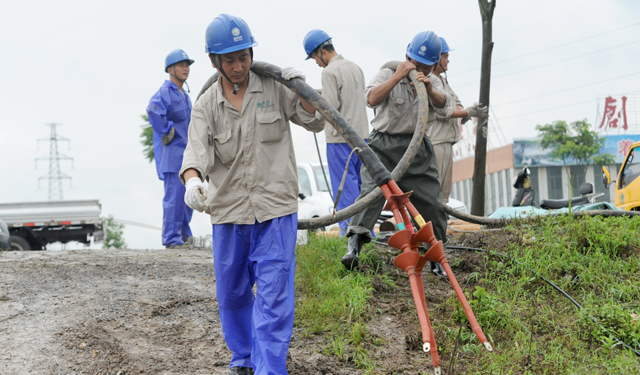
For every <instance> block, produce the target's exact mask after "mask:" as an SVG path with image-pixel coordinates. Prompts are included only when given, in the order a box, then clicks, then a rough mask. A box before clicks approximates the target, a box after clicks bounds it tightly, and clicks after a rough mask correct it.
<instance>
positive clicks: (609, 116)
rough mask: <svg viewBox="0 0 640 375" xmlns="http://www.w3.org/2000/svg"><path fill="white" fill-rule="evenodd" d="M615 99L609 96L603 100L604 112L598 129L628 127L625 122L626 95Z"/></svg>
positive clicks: (604, 130)
mask: <svg viewBox="0 0 640 375" xmlns="http://www.w3.org/2000/svg"><path fill="white" fill-rule="evenodd" d="M619 99H620V100H618V99H615V98H613V97H611V96H609V97H607V98H606V99H605V100H604V113H603V115H602V122H601V123H600V126H599V127H598V130H600V131H602V132H606V131H608V130H610V129H616V128H622V129H624V130H625V131H626V130H627V129H629V125H628V124H627V97H626V96H623V97H621V98H619Z"/></svg>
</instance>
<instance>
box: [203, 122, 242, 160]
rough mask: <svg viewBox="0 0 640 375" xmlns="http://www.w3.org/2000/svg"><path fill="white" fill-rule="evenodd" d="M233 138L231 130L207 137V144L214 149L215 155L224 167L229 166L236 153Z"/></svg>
mask: <svg viewBox="0 0 640 375" xmlns="http://www.w3.org/2000/svg"><path fill="white" fill-rule="evenodd" d="M232 138H233V129H228V130H226V131H224V132H222V133H219V134H216V135H209V143H211V145H213V146H214V147H215V150H216V155H218V157H219V158H220V160H221V161H222V164H224V165H225V166H227V167H228V166H230V165H231V164H233V161H234V160H235V158H236V153H237V151H238V149H237V147H236V144H235V143H236V142H234V140H233V139H232Z"/></svg>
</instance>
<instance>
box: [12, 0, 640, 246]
mask: <svg viewBox="0 0 640 375" xmlns="http://www.w3.org/2000/svg"><path fill="white" fill-rule="evenodd" d="M220 13H230V14H233V15H236V16H239V17H241V18H243V19H244V20H245V21H247V23H248V24H249V26H250V28H251V30H252V32H253V35H254V36H255V38H256V40H257V42H258V43H259V46H257V47H256V48H255V50H254V51H255V59H256V60H260V61H266V62H269V63H273V64H276V65H278V66H281V67H285V66H294V67H296V68H298V69H300V70H302V71H304V72H305V73H306V75H307V82H308V83H309V84H311V85H312V86H314V87H319V86H320V74H321V70H320V68H318V67H317V66H316V65H315V63H314V62H313V60H309V61H305V60H304V58H305V54H304V50H303V48H302V39H303V37H304V35H305V34H306V33H307V32H308V31H309V30H311V29H314V28H320V29H323V30H325V31H326V32H327V33H329V35H331V36H332V37H333V41H334V45H335V47H336V49H337V51H338V52H339V53H341V54H342V55H343V56H344V57H345V58H347V59H350V60H352V61H354V62H356V63H357V64H358V65H360V67H361V68H362V70H363V71H364V74H365V77H366V80H367V81H368V80H370V79H371V78H372V77H373V75H374V74H375V73H376V71H377V69H378V68H379V67H380V66H381V65H383V64H384V63H385V62H387V61H390V60H402V59H403V58H404V53H405V50H406V46H407V44H408V43H409V41H410V40H411V38H412V37H413V36H414V35H415V34H416V33H418V32H420V31H424V30H433V31H435V32H436V33H437V34H438V35H440V36H443V37H445V38H446V39H447V41H448V43H449V45H450V46H451V48H453V49H455V51H454V52H452V53H451V54H450V59H451V63H450V65H449V75H448V77H449V82H450V84H451V86H452V87H453V89H454V90H455V91H456V92H457V94H458V95H459V97H460V98H461V100H462V102H463V104H464V105H465V106H468V105H471V104H473V103H474V102H476V101H477V100H478V94H479V78H480V70H479V68H480V57H481V56H480V55H481V41H482V27H481V18H480V13H479V10H478V2H477V1H476V0H447V1H425V0H422V1H411V0H409V1H402V2H393V1H357V2H355V1H345V0H341V1H327V0H325V1H314V2H308V1H300V0H297V1H277V2H265V1H249V0H245V1H224V2H222V1H195V0H182V1H165V0H154V1H132V0H129V1H122V0H110V1H86V0H85V1H76V0H68V1H56V0H47V1H26V0H25V1H7V0H0V50H1V51H2V55H1V56H0V80H1V82H2V90H0V160H1V163H0V181H2V183H0V202H1V203H5V202H24V201H45V200H47V184H46V182H45V181H43V182H42V184H41V185H40V187H39V186H38V177H39V176H42V175H44V174H46V173H47V167H48V165H47V164H46V163H44V162H41V163H39V164H38V168H37V169H36V168H35V161H34V159H35V158H37V157H39V156H47V155H48V144H47V143H45V142H40V145H39V148H38V142H37V140H38V139H40V138H45V137H47V136H48V135H49V128H48V127H46V126H45V124H46V123H51V122H56V123H60V124H62V125H61V126H60V127H59V134H60V135H61V136H63V137H66V138H68V139H70V141H71V142H70V148H67V147H66V145H65V144H63V145H61V152H62V153H64V154H65V155H68V156H70V157H72V158H73V159H74V164H73V168H72V167H71V164H70V163H67V162H63V163H62V164H61V166H62V170H63V172H64V173H65V174H67V175H69V176H71V177H72V182H71V186H69V183H68V182H65V191H64V199H65V200H70V199H99V200H100V202H101V203H102V212H103V214H104V215H113V216H114V217H115V218H117V219H121V220H129V221H135V222H140V223H145V224H148V225H152V226H157V227H160V226H161V225H162V204H161V202H162V196H163V185H162V182H161V181H159V180H158V178H157V175H156V173H155V167H154V165H153V164H149V163H148V162H147V161H146V160H145V159H144V158H143V156H142V146H141V145H140V142H139V141H140V137H139V136H140V132H141V128H140V125H141V124H142V120H141V119H140V115H141V114H143V113H145V109H146V106H147V104H148V101H149V99H150V97H151V96H152V95H153V94H154V92H155V91H157V89H158V88H159V87H160V85H161V84H162V82H163V81H164V80H165V79H167V74H166V73H164V66H163V64H164V58H165V56H166V55H167V53H168V52H170V51H171V50H173V49H176V48H182V49H184V50H185V51H186V52H187V53H188V54H189V56H190V57H191V58H192V59H194V60H195V61H196V62H195V64H194V65H192V70H191V76H190V78H189V80H188V84H189V85H190V87H191V91H192V100H194V101H195V95H196V93H197V92H198V91H199V89H200V87H201V86H202V84H203V83H204V81H205V80H206V79H207V78H208V77H209V76H210V75H211V74H212V73H213V68H212V67H211V64H210V63H209V62H208V59H207V56H206V54H205V53H204V32H205V29H206V27H207V25H208V24H209V23H210V22H211V20H213V18H214V17H216V16H217V15H218V14H220ZM493 40H494V42H495V47H494V50H493V69H492V72H493V77H494V79H493V81H492V86H491V103H492V112H491V115H492V124H493V125H492V126H494V127H495V126H496V125H498V124H499V125H500V126H501V129H502V132H503V133H504V134H505V137H506V138H507V139H508V140H509V141H510V140H511V139H512V138H513V137H515V138H522V137H534V136H535V125H537V124H544V123H548V122H551V121H554V120H558V119H563V120H568V121H571V120H579V119H583V118H587V119H588V120H589V121H591V122H592V123H593V122H594V121H595V120H596V113H597V110H598V108H597V105H596V103H597V101H598V99H600V101H602V98H604V97H605V96H609V95H619V94H627V96H628V97H629V106H631V107H633V106H639V107H640V101H638V99H637V98H638V95H639V94H640V64H639V63H638V61H640V1H637V0H540V1H513V0H511V1H508V0H501V1H499V2H498V3H497V6H496V11H495V16H494V29H493ZM540 51H542V52H540ZM600 51H601V52H600ZM627 110H628V112H629V113H630V116H632V117H631V118H629V121H630V123H633V124H636V123H637V115H638V112H637V111H636V110H635V108H629V107H628V109H627ZM295 139H296V152H297V157H298V161H300V162H303V161H316V153H315V149H314V148H313V147H314V146H313V136H312V135H311V134H310V133H309V134H307V133H304V132H301V131H296V132H295ZM320 139H321V141H322V142H323V141H324V137H323V136H320ZM322 147H323V154H324V143H323V144H322ZM192 228H193V231H194V234H196V235H205V234H209V233H210V229H211V227H210V225H209V218H208V216H206V215H204V214H197V213H196V214H194V218H193V221H192ZM125 240H126V241H127V243H128V244H129V245H130V247H132V248H159V247H161V241H160V232H159V231H154V230H150V229H144V228H139V227H135V226H130V225H128V226H126V228H125Z"/></svg>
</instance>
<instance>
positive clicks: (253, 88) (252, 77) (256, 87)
mask: <svg viewBox="0 0 640 375" xmlns="http://www.w3.org/2000/svg"><path fill="white" fill-rule="evenodd" d="M223 79H225V78H224V77H219V78H218V82H217V85H216V90H217V97H218V104H221V103H224V101H225V97H224V92H223V91H222V80H223ZM172 83H173V82H172ZM263 89H264V88H263V85H262V78H261V77H259V76H258V75H257V74H255V73H254V72H253V71H251V70H250V71H249V87H247V92H262V91H263Z"/></svg>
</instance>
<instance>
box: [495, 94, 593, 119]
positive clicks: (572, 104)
mask: <svg viewBox="0 0 640 375" xmlns="http://www.w3.org/2000/svg"><path fill="white" fill-rule="evenodd" d="M592 101H593V99H589V100H585V101H582V102H577V103H571V104H564V105H561V106H558V107H553V108H545V109H539V110H537V111H532V112H526V113H519V114H517V115H511V116H506V117H503V118H502V119H503V120H504V119H508V118H512V117H520V116H526V115H531V114H534V113H540V112H547V111H553V110H554V109H560V108H566V107H573V106H576V105H580V104H585V103H589V102H592Z"/></svg>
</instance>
